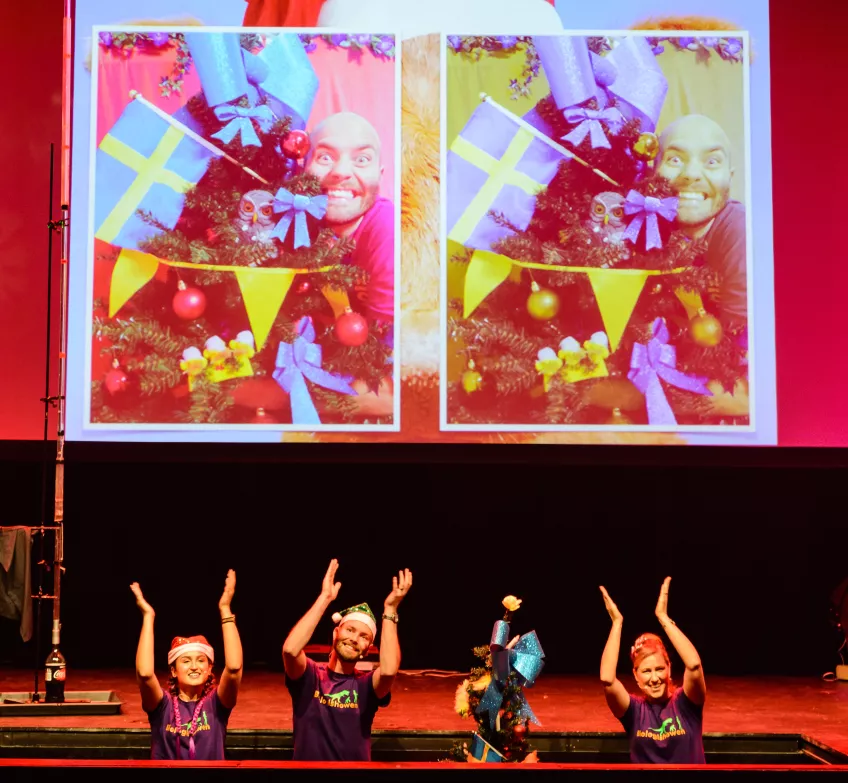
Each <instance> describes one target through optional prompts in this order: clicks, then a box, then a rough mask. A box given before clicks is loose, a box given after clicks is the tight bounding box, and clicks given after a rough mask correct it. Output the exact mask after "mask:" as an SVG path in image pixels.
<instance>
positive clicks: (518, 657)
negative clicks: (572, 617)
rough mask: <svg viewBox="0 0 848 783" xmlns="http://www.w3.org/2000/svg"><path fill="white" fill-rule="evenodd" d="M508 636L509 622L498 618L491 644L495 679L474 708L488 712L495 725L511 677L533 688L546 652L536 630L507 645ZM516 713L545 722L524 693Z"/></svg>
mask: <svg viewBox="0 0 848 783" xmlns="http://www.w3.org/2000/svg"><path fill="white" fill-rule="evenodd" d="M508 637H509V623H508V622H506V621H505V620H498V621H497V622H496V623H495V627H494V628H493V629H492V641H491V642H490V644H489V651H490V652H491V655H492V681H491V682H490V683H489V687H488V688H486V691H485V693H484V694H483V697H482V698H481V699H480V703H479V704H478V705H477V709H476V710H475V712H476V713H477V714H478V715H482V714H483V713H484V712H488V713H489V726H490V727H491V728H492V729H494V728H495V722H496V721H497V717H498V711H499V710H500V708H501V705H502V704H503V700H504V690H505V689H506V686H507V682H508V680H509V678H510V677H514V678H515V680H516V681H517V683H518V684H519V685H520V686H521V687H523V688H532V687H533V685H535V683H536V679H537V678H538V676H539V674H541V672H542V668H543V667H544V665H545V661H544V657H545V653H544V652H543V650H542V645H541V644H540V643H539V637H538V636H536V632H535V631H531V632H530V633H526V634H524V636H522V637H521V638H519V640H518V642H517V643H516V644H515V645H514V646H513V647H512V648H507V639H508ZM517 714H518V717H519V718H520V719H521V720H530V721H533V723H535V724H537V725H539V726H541V725H542V724H541V723H539V719H538V718H537V717H536V716H535V715H534V714H533V710H531V709H530V705H529V704H528V703H527V700H526V699H525V698H524V694H523V693H522V694H521V704H520V705H519V707H518V709H517Z"/></svg>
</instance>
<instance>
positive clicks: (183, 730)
mask: <svg viewBox="0 0 848 783" xmlns="http://www.w3.org/2000/svg"><path fill="white" fill-rule="evenodd" d="M200 715H201V717H200V719H199V720H198V721H197V730H198V731H212V727H211V726H210V725H209V718H207V717H206V710H203V711H202V712H201V713H200ZM189 729H191V721H190V720H189V721H186V722H185V723H183V724H181V725H180V727H179V729H175V728H174V727H173V726H172V725H171V723H170V722H168V724H167V725H166V726H165V731H169V732H170V733H171V734H179V735H180V736H181V737H187V736H188V734H189Z"/></svg>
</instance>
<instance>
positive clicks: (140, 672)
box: [130, 582, 162, 712]
mask: <svg viewBox="0 0 848 783" xmlns="http://www.w3.org/2000/svg"><path fill="white" fill-rule="evenodd" d="M130 590H132V592H133V595H134V596H135V602H136V604H138V608H139V609H141V634H140V635H139V637H138V650H137V651H136V654H135V677H136V680H138V690H139V692H140V693H141V706H142V708H143V709H144V711H145V712H152V711H153V710H155V709H156V708H157V707H158V706H159V703H160V702H161V701H162V686H161V685H160V684H159V680H157V679H156V673H155V671H154V666H153V620H154V619H155V617H156V612H154V611H153V607H152V606H151V605H150V604H149V603H147V601H145V600H144V595H143V594H142V592H141V588H140V587H139V586H138V582H133V583H132V584H131V585H130Z"/></svg>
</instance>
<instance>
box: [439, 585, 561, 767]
mask: <svg viewBox="0 0 848 783" xmlns="http://www.w3.org/2000/svg"><path fill="white" fill-rule="evenodd" d="M503 605H504V608H505V609H506V613H505V614H504V617H503V619H502V620H498V621H497V622H496V623H495V626H494V628H493V629H492V639H491V642H490V643H489V645H488V646H486V647H475V648H474V655H475V656H476V657H477V658H479V659H480V662H481V663H480V665H479V666H477V667H475V668H473V669H472V670H471V675H470V677H469V678H468V679H467V680H464V681H463V682H462V684H461V685H460V686H459V687H458V688H457V691H456V702H455V705H454V706H455V709H456V711H457V713H459V715H460V716H461V717H463V718H468V717H473V718H474V720H475V721H476V722H477V731H476V732H475V733H474V735H473V737H472V741H471V749H470V752H469V750H468V748H467V744H466V743H457V744H456V745H455V746H454V747H453V749H452V751H451V755H452V757H453V760H456V761H470V762H484V763H487V764H490V763H502V762H524V763H533V762H536V761H538V758H537V756H536V753H535V751H532V752H531V750H530V746H529V744H528V742H527V728H528V725H529V723H530V722H533V723H536V724H539V720H538V719H537V718H536V716H535V715H534V714H533V710H531V709H530V705H529V704H528V703H527V699H526V698H525V696H524V689H525V688H530V687H532V686H533V685H534V684H535V682H536V679H537V678H538V676H539V674H541V672H542V668H543V666H544V665H545V662H544V657H545V654H544V652H543V651H542V646H541V644H539V639H538V637H537V636H536V632H535V631H531V632H530V633H527V634H524V635H523V636H516V637H514V638H513V639H512V641H510V640H509V625H510V623H511V622H512V615H513V612H515V611H516V610H517V609H518V608H519V607H520V606H521V601H520V599H518V598H515V597H514V596H511V595H509V596H507V597H506V598H504V600H503ZM539 725H541V724H539Z"/></svg>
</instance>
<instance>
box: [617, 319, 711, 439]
mask: <svg viewBox="0 0 848 783" xmlns="http://www.w3.org/2000/svg"><path fill="white" fill-rule="evenodd" d="M652 328H653V335H654V336H653V337H652V338H651V339H650V341H649V342H648V344H647V345H643V344H642V343H634V344H633V355H632V356H631V357H630V372H629V373H628V374H627V377H628V378H629V379H630V381H631V382H632V383H633V385H634V386H635V387H636V388H637V389H638V390H639V391H640V392H642V394H644V395H645V402H646V405H647V408H648V423H649V424H662V425H674V424H677V419H675V418H674V412H673V411H672V410H671V405H669V403H668V399H667V398H666V396H665V391H663V387H662V384H661V383H660V379H662V380H664V381H665V382H666V383H668V384H670V385H671V386H676V387H677V388H678V389H683V390H685V391H690V392H693V393H694V394H704V395H706V396H708V397H712V396H713V395H712V392H711V391H710V390H709V389H708V388H707V387H706V386H705V385H704V384H706V382H707V379H706V378H700V377H695V376H689V375H686V374H684V373H682V372H680V370H678V369H676V365H677V351H676V349H675V348H674V346H673V345H669V344H668V340H669V333H668V327H667V326H666V325H665V321H663V319H662V318H657V319H656V320H655V321H654V323H653V326H652Z"/></svg>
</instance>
